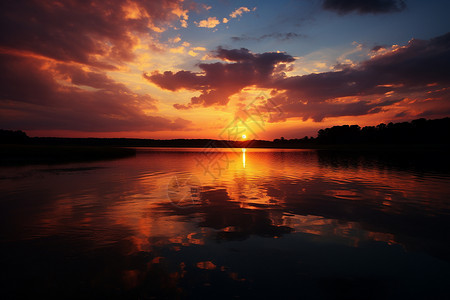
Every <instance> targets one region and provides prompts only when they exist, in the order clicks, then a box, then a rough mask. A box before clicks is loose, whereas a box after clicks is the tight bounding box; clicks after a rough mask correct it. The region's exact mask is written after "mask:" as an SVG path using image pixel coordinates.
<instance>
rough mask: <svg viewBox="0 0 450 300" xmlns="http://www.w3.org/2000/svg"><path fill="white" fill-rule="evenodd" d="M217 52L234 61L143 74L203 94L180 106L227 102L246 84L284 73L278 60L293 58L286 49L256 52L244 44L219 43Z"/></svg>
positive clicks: (161, 83)
mask: <svg viewBox="0 0 450 300" xmlns="http://www.w3.org/2000/svg"><path fill="white" fill-rule="evenodd" d="M214 54H215V56H216V57H217V58H219V59H221V60H225V61H229V62H231V63H222V62H217V63H210V64H200V65H199V68H200V69H201V71H202V72H200V73H195V72H190V71H179V72H177V73H173V72H171V71H166V72H164V73H159V72H153V73H151V74H144V78H146V79H147V80H149V81H151V82H153V83H155V84H157V85H158V86H159V87H161V88H164V89H167V90H172V91H176V90H179V89H188V90H198V91H201V92H202V94H201V95H200V96H198V97H193V98H191V102H190V103H189V104H187V105H182V104H176V105H174V107H175V108H177V109H188V108H191V107H194V106H204V107H208V106H212V105H226V104H227V103H228V101H229V97H230V96H231V95H233V94H236V93H238V92H239V91H240V90H241V89H243V88H244V87H246V86H250V85H261V84H264V83H265V82H268V81H270V80H271V78H272V77H273V76H275V75H277V74H278V75H279V76H282V71H283V67H282V66H283V65H284V64H282V65H281V66H277V68H276V65H277V64H279V63H289V62H293V61H294V58H293V57H292V56H290V55H288V54H285V53H278V52H266V53H262V54H254V53H251V52H250V51H249V50H248V49H245V48H241V49H232V50H228V49H224V48H220V47H219V48H218V49H217V50H216V51H215V53H214ZM274 73H276V74H274Z"/></svg>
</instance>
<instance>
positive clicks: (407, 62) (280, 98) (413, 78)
mask: <svg viewBox="0 0 450 300" xmlns="http://www.w3.org/2000/svg"><path fill="white" fill-rule="evenodd" d="M449 69H450V33H448V34H446V35H443V36H440V37H437V38H434V39H431V40H428V41H426V40H416V39H414V40H411V41H410V42H409V43H408V44H407V45H406V46H404V47H400V48H398V49H395V51H391V52H388V53H385V54H382V55H379V56H376V57H374V58H372V59H369V60H366V61H363V62H362V63H360V64H359V65H357V66H355V67H352V68H345V69H343V70H341V71H335V72H325V73H319V74H309V75H303V76H292V77H286V78H282V79H279V80H277V81H275V82H273V85H272V87H274V88H276V89H277V90H279V91H280V92H279V94H278V95H277V96H275V97H274V100H275V101H277V103H278V104H279V105H280V107H281V108H282V109H283V110H285V111H286V113H287V116H289V115H291V116H300V117H303V118H304V119H308V118H312V119H313V120H316V121H320V120H322V119H323V118H326V117H331V116H337V115H342V116H353V115H363V114H368V113H374V112H378V111H381V110H382V109H383V108H384V107H386V106H389V105H391V104H394V103H397V102H400V101H401V100H402V98H399V99H397V100H389V99H390V98H389V95H388V96H385V93H395V94H397V95H405V97H406V96H409V97H411V95H419V96H417V97H418V98H419V99H422V100H423V101H426V100H427V99H429V98H430V97H432V93H436V92H437V91H441V90H442V89H446V88H447V87H448V86H449V84H450V73H449V72H448V70H449ZM344 97H353V98H361V99H364V98H367V97H372V98H373V100H371V101H369V102H367V100H360V101H359V102H356V103H359V104H355V103H354V102H352V101H354V100H352V99H349V100H347V101H350V103H346V101H342V100H336V99H338V98H344ZM435 97H436V99H440V100H441V101H444V102H446V103H448V102H449V101H450V98H449V97H448V93H447V94H444V96H443V97H442V96H437V95H436V96H435ZM380 99H386V100H380ZM392 101H393V102H392ZM415 105H417V104H415Z"/></svg>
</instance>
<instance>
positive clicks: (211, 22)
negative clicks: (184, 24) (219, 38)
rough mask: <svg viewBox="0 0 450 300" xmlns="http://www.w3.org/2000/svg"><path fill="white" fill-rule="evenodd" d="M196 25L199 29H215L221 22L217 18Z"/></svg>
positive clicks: (210, 18)
mask: <svg viewBox="0 0 450 300" xmlns="http://www.w3.org/2000/svg"><path fill="white" fill-rule="evenodd" d="M195 24H196V25H197V27H204V28H214V27H216V26H217V25H219V24H220V21H219V20H217V18H216V17H209V18H208V19H206V20H201V21H200V22H195Z"/></svg>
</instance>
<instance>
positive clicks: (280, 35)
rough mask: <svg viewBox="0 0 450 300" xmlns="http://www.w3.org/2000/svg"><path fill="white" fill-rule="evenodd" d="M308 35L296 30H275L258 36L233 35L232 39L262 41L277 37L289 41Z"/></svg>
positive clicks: (236, 40) (235, 40)
mask: <svg viewBox="0 0 450 300" xmlns="http://www.w3.org/2000/svg"><path fill="white" fill-rule="evenodd" d="M304 37H306V36H305V35H304V34H299V33H295V32H287V33H281V32H274V33H270V34H263V35H260V36H257V37H254V36H248V35H241V36H233V37H231V39H232V40H233V41H234V42H242V41H257V42H259V41H262V40H265V39H276V40H279V41H288V40H292V39H298V38H304Z"/></svg>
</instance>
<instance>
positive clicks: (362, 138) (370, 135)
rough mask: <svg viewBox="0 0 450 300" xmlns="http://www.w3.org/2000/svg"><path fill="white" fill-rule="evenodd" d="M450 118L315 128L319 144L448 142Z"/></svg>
mask: <svg viewBox="0 0 450 300" xmlns="http://www.w3.org/2000/svg"><path fill="white" fill-rule="evenodd" d="M449 132H450V118H444V119H436V120H426V119H417V120H413V121H411V122H402V123H389V124H387V125H386V124H384V123H381V124H379V125H377V126H365V127H363V128H361V127H359V126H358V125H350V126H349V125H343V126H333V127H331V128H325V129H321V130H319V132H318V136H317V139H316V140H317V143H320V144H354V143H376V144H405V143H406V144H430V143H435V144H448V143H449Z"/></svg>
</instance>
